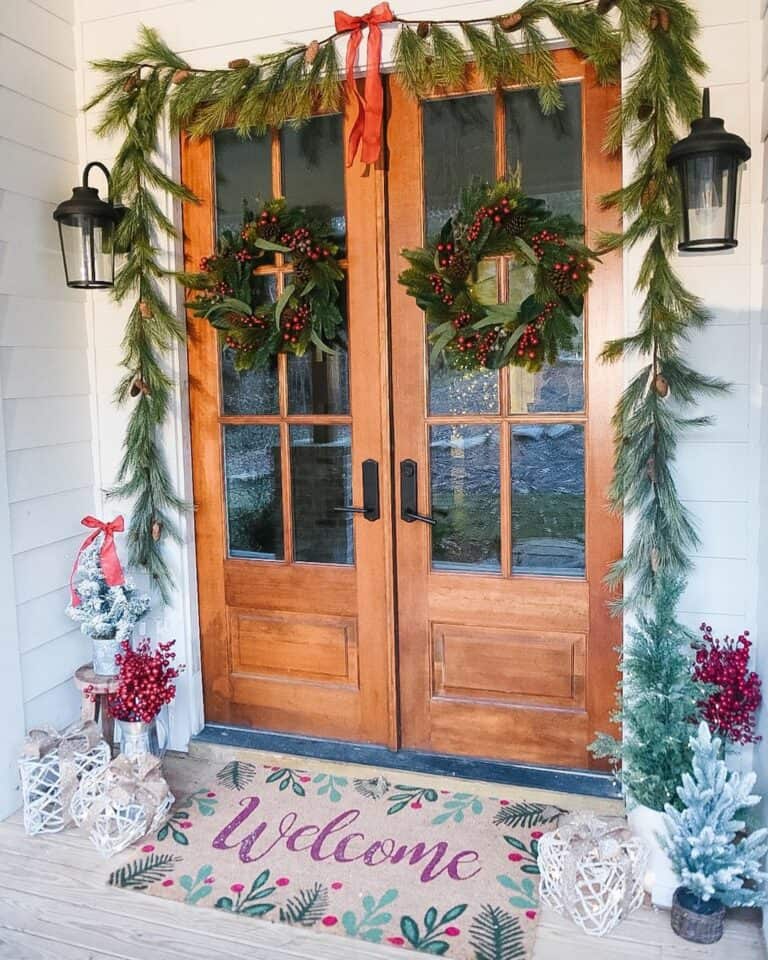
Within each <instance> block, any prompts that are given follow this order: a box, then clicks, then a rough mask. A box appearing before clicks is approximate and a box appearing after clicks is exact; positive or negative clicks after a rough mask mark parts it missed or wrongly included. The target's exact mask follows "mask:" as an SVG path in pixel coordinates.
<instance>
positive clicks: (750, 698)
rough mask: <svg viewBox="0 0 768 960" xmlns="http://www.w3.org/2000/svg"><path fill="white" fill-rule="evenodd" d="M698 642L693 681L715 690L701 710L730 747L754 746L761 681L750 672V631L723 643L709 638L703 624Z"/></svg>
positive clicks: (729, 638)
mask: <svg viewBox="0 0 768 960" xmlns="http://www.w3.org/2000/svg"><path fill="white" fill-rule="evenodd" d="M699 629H700V630H701V633H702V639H701V641H700V642H699V643H698V644H696V645H695V648H696V663H695V665H694V668H693V676H694V679H695V680H699V681H701V682H703V683H711V684H713V685H714V686H715V687H717V689H716V690H715V691H714V692H713V693H711V694H710V695H709V697H708V698H707V699H706V700H704V701H703V702H702V703H701V704H700V706H701V708H702V714H703V716H704V719H705V720H706V721H707V723H708V724H709V727H710V729H711V730H712V732H713V733H720V734H722V735H723V736H724V737H725V738H726V739H728V740H730V741H731V742H732V743H757V741H758V740H760V737H758V736H755V713H756V711H757V709H758V707H759V706H760V703H761V701H762V694H761V692H760V677H759V676H758V675H757V674H756V673H755V672H754V671H750V670H749V649H750V647H751V646H752V641H751V640H749V631H748V630H745V631H744V633H743V634H741V635H740V636H739V638H738V639H736V640H734V639H733V638H731V637H729V636H727V635H726V636H725V637H723V639H722V640H720V639H718V638H717V637H713V635H712V627H710V626H709V625H708V624H706V623H702V624H701V626H700V627H699Z"/></svg>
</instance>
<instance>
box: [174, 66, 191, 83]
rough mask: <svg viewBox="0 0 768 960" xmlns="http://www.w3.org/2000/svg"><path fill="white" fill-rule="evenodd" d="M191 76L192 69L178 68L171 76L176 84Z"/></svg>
mask: <svg viewBox="0 0 768 960" xmlns="http://www.w3.org/2000/svg"><path fill="white" fill-rule="evenodd" d="M191 76H192V71H191V70H177V71H176V72H175V73H174V75H173V76H172V77H171V83H173V84H174V85H175V86H178V85H179V84H180V83H184V81H185V80H187V79H188V78H189V77H191Z"/></svg>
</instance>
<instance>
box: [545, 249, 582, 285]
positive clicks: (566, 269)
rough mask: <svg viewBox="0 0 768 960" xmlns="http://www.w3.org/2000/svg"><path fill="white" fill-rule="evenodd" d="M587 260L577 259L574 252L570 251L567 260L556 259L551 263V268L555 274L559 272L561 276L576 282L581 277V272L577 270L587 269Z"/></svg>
mask: <svg viewBox="0 0 768 960" xmlns="http://www.w3.org/2000/svg"><path fill="white" fill-rule="evenodd" d="M587 266H588V264H587V262H586V261H584V260H581V261H580V260H579V259H578V257H576V256H575V254H573V253H571V254H569V256H568V260H567V261H565V260H561V261H556V262H555V263H554V264H553V265H552V269H553V270H554V272H555V273H556V274H558V273H559V274H561V275H562V276H563V277H567V278H568V279H570V280H572V281H573V282H574V283H578V282H579V280H580V279H581V274H580V273H579V270H586V269H587Z"/></svg>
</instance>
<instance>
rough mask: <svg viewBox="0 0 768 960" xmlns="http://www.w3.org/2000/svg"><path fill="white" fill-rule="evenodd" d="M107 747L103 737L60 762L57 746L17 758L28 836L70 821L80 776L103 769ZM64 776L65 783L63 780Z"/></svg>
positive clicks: (57, 827)
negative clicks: (30, 755)
mask: <svg viewBox="0 0 768 960" xmlns="http://www.w3.org/2000/svg"><path fill="white" fill-rule="evenodd" d="M110 757H111V751H110V749H109V746H108V744H106V743H105V742H104V741H103V740H102V741H101V742H100V743H97V744H96V746H95V747H93V748H92V749H91V750H86V751H84V752H82V753H79V752H73V753H71V754H70V755H69V756H68V757H67V758H66V760H65V761H64V762H63V763H62V762H61V760H60V758H59V752H58V750H54V751H52V752H51V753H47V754H45V755H44V756H42V757H39V758H38V757H34V758H33V757H22V758H21V759H20V760H19V776H20V778H21V795H22V800H23V803H24V829H25V831H26V832H27V833H28V834H29V836H34V834H36V833H57V832H58V831H59V830H63V829H64V828H65V827H66V826H67V825H68V824H70V823H71V822H72V816H71V814H70V809H69V804H70V800H71V795H72V791H73V790H74V788H75V786H76V784H77V781H79V780H80V778H81V777H83V776H86V775H88V774H90V773H91V772H97V771H100V770H103V769H104V768H105V767H106V766H107V764H108V763H109V760H110ZM63 776H64V777H66V778H67V780H68V781H71V782H69V783H63V782H62V778H63Z"/></svg>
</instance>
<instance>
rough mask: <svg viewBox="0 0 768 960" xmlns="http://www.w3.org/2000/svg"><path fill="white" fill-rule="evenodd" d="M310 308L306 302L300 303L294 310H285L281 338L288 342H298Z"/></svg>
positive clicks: (309, 314) (308, 316) (310, 310)
mask: <svg viewBox="0 0 768 960" xmlns="http://www.w3.org/2000/svg"><path fill="white" fill-rule="evenodd" d="M311 316H312V309H311V307H310V306H309V304H308V303H302V304H301V306H299V307H296V309H295V310H293V311H289V310H286V311H285V313H284V314H283V340H287V341H288V342H289V343H298V342H299V334H300V333H301V331H302V330H303V329H304V327H306V325H307V324H308V323H309V320H310V317H311Z"/></svg>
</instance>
